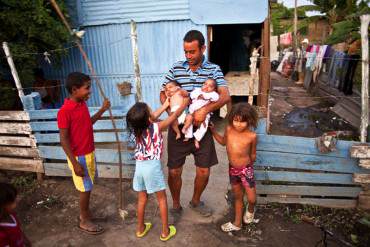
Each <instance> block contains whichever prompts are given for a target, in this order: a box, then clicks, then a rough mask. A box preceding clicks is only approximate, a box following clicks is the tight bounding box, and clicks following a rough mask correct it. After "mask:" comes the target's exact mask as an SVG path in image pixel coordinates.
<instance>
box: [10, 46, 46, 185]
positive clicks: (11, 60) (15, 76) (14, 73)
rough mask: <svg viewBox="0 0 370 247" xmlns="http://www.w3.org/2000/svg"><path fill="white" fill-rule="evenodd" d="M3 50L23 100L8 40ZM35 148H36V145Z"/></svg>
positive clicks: (39, 179) (38, 178) (38, 174)
mask: <svg viewBox="0 0 370 247" xmlns="http://www.w3.org/2000/svg"><path fill="white" fill-rule="evenodd" d="M3 50H4V52H5V56H6V59H7V60H8V64H9V67H10V70H11V72H12V76H13V79H14V82H15V86H16V87H17V90H18V95H19V99H20V100H21V101H23V99H22V98H23V96H24V92H23V88H22V84H21V81H20V79H19V76H18V72H17V69H16V68H15V65H14V61H13V57H12V54H11V52H10V49H9V46H8V43H7V42H3ZM34 148H36V146H35V147H34ZM36 176H37V180H38V181H39V182H42V181H43V174H42V173H40V172H37V173H36Z"/></svg>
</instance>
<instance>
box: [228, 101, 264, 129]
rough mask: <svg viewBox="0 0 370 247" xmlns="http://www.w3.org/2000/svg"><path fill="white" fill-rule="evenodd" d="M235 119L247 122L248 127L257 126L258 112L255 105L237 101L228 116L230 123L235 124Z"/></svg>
mask: <svg viewBox="0 0 370 247" xmlns="http://www.w3.org/2000/svg"><path fill="white" fill-rule="evenodd" d="M234 119H237V120H238V121H241V122H247V123H248V127H253V128H257V122H258V113H257V111H256V110H255V109H254V107H253V106H251V105H250V104H248V103H237V104H235V105H233V106H232V108H231V111H230V113H229V116H228V121H229V124H230V125H232V124H233V120H234Z"/></svg>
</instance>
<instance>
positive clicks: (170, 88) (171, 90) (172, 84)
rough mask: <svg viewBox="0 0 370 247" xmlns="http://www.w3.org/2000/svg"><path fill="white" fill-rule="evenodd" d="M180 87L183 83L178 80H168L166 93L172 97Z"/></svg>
mask: <svg viewBox="0 0 370 247" xmlns="http://www.w3.org/2000/svg"><path fill="white" fill-rule="evenodd" d="M180 88H181V85H180V83H178V82H177V81H169V82H167V84H166V86H165V88H164V93H165V94H166V96H167V97H171V96H172V95H174V94H175V93H176V92H177V91H178V90H180Z"/></svg>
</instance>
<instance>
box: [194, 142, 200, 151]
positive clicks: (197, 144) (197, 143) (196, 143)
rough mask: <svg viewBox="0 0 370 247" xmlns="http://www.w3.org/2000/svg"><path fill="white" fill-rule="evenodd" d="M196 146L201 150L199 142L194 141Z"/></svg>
mask: <svg viewBox="0 0 370 247" xmlns="http://www.w3.org/2000/svg"><path fill="white" fill-rule="evenodd" d="M194 145H195V148H196V149H199V148H200V145H199V142H198V141H197V140H194Z"/></svg>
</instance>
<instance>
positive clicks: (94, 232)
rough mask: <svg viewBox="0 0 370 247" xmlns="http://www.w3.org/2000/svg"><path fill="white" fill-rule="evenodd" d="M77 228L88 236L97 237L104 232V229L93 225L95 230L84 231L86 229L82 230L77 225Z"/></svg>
mask: <svg viewBox="0 0 370 247" xmlns="http://www.w3.org/2000/svg"><path fill="white" fill-rule="evenodd" d="M77 228H78V229H79V230H80V231H82V232H84V233H87V234H90V235H98V234H102V233H103V232H104V228H103V227H101V226H100V225H95V229H91V228H90V229H86V228H82V227H81V226H80V225H77Z"/></svg>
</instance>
